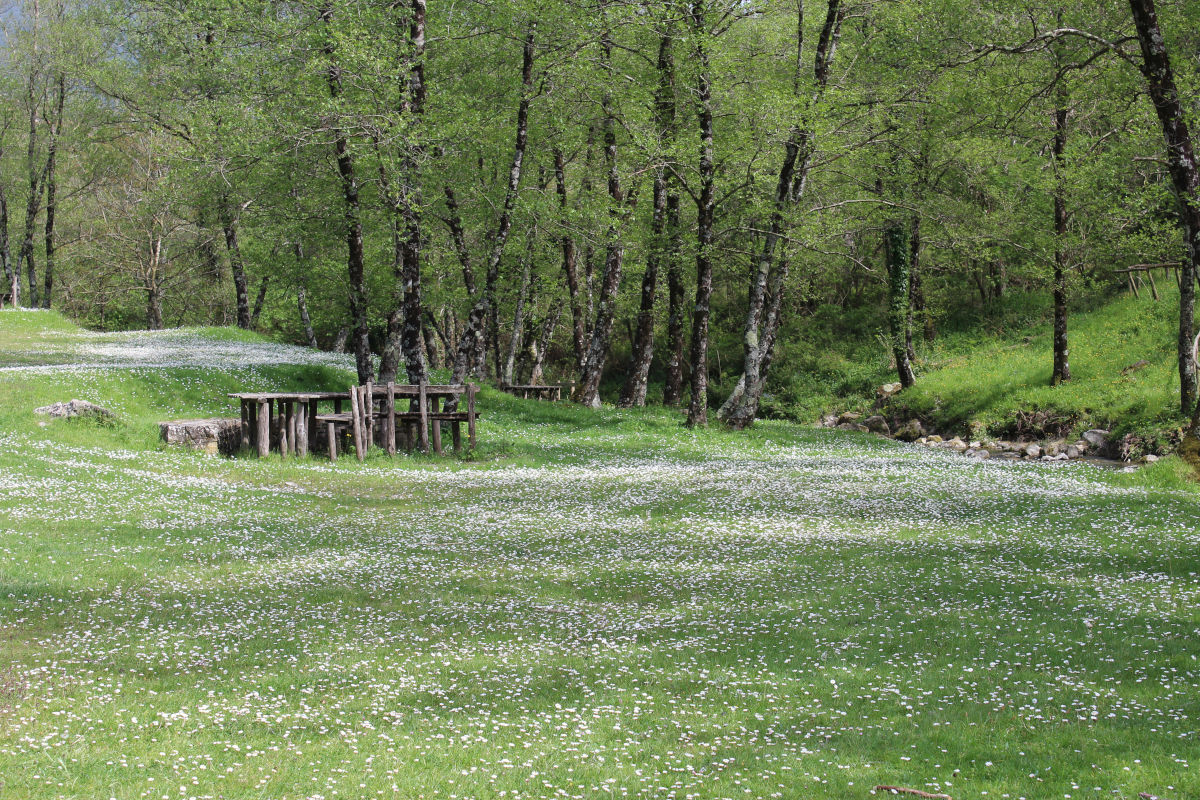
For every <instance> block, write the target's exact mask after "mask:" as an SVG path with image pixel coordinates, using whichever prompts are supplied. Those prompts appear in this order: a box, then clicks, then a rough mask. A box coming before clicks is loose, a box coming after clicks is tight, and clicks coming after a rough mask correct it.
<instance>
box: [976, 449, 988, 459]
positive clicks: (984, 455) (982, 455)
mask: <svg viewBox="0 0 1200 800" xmlns="http://www.w3.org/2000/svg"><path fill="white" fill-rule="evenodd" d="M975 457H976V458H978V459H979V460H980V461H987V460H988V459H989V458H991V457H992V454H991V452H990V451H988V450H976V451H975Z"/></svg>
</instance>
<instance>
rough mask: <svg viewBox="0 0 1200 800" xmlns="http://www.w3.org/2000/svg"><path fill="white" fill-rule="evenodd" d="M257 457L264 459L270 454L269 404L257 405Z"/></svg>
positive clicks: (263, 402)
mask: <svg viewBox="0 0 1200 800" xmlns="http://www.w3.org/2000/svg"><path fill="white" fill-rule="evenodd" d="M257 444H258V457H259V458H266V457H267V455H268V454H269V453H270V452H271V404H270V403H269V402H267V401H265V400H264V401H262V402H260V403H259V404H258V442H257Z"/></svg>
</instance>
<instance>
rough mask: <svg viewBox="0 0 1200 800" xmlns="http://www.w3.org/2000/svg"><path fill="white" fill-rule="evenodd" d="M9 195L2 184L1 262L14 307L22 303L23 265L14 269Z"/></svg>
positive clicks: (0, 195)
mask: <svg viewBox="0 0 1200 800" xmlns="http://www.w3.org/2000/svg"><path fill="white" fill-rule="evenodd" d="M8 230H9V229H8V195H7V194H6V193H5V191H4V186H3V185H0V263H3V264H4V280H5V282H6V283H7V284H8V286H7V289H8V293H9V297H8V300H9V302H10V303H12V306H13V308H19V307H20V305H21V265H20V263H18V264H17V265H16V269H13V263H12V245H11V244H10V243H9V233H8Z"/></svg>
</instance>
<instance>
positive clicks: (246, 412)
mask: <svg viewBox="0 0 1200 800" xmlns="http://www.w3.org/2000/svg"><path fill="white" fill-rule="evenodd" d="M239 400H240V402H239V403H238V405H240V406H241V407H242V409H241V410H242V449H243V450H249V449H250V403H249V401H247V400H246V399H244V398H239Z"/></svg>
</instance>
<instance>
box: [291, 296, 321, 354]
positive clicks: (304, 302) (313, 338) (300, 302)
mask: <svg viewBox="0 0 1200 800" xmlns="http://www.w3.org/2000/svg"><path fill="white" fill-rule="evenodd" d="M296 305H297V307H298V308H299V310H300V324H301V325H302V326H303V327H304V342H305V344H307V345H308V346H309V347H312V348H314V349H315V348H316V347H317V334H316V333H315V332H314V331H313V326H312V319H311V318H310V317H309V316H308V292H307V291H306V290H305V288H304V285H303V284H301V285H300V287H299V288H298V289H297V290H296Z"/></svg>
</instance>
